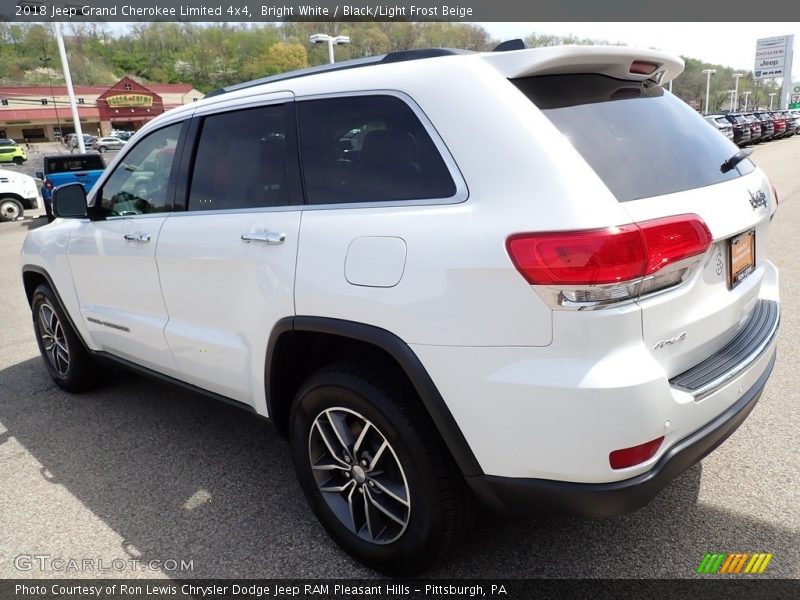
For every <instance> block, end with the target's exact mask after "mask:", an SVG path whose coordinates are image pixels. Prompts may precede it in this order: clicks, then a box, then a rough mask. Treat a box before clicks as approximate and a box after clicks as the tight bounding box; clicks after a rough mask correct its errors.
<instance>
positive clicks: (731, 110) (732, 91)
mask: <svg viewBox="0 0 800 600" xmlns="http://www.w3.org/2000/svg"><path fill="white" fill-rule="evenodd" d="M728 93H729V94H730V95H731V101H730V102H731V105H730V107H729V108H728V112H733V96H734V94H736V90H728Z"/></svg>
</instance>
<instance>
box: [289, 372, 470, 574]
mask: <svg viewBox="0 0 800 600" xmlns="http://www.w3.org/2000/svg"><path fill="white" fill-rule="evenodd" d="M290 419H291V429H290V443H291V449H292V457H293V460H294V465H295V469H296V471H297V476H298V479H299V481H300V485H301V487H302V489H303V492H304V493H305V495H306V498H307V500H308V502H309V504H310V505H311V508H312V510H313V511H314V513H315V514H316V516H317V518H318V519H319V520H320V522H321V523H322V525H323V526H324V527H325V529H326V530H327V531H328V533H329V534H330V535H331V537H333V539H334V540H335V541H336V542H337V543H338V544H339V545H340V546H341V547H342V548H343V549H344V550H345V551H347V552H348V553H349V554H351V555H352V556H353V557H355V558H356V559H358V560H360V561H361V562H363V563H364V564H366V565H367V566H370V567H372V568H374V569H377V570H379V571H382V572H385V573H395V574H410V573H415V572H419V571H421V570H422V569H424V568H425V567H427V566H428V565H429V564H430V563H432V562H434V561H435V560H436V559H437V558H439V557H441V556H442V555H444V554H445V553H446V552H447V551H448V550H449V549H450V548H451V547H452V545H453V544H454V543H455V542H456V541H457V540H459V539H460V537H461V536H462V535H463V533H464V532H465V531H466V530H467V527H468V522H469V520H470V515H471V513H472V508H473V502H474V501H473V499H472V497H471V495H470V493H469V491H468V490H467V488H466V484H465V482H464V478H463V476H462V475H461V473H460V472H459V470H458V468H457V467H456V465H455V463H454V461H453V459H452V457H451V456H450V454H449V452H448V450H447V448H446V447H445V446H444V443H443V442H442V440H441V438H440V437H439V435H438V432H437V431H436V429H435V427H434V426H433V424H432V423H431V421H430V418H429V417H428V415H427V413H425V411H424V410H423V409H422V407H421V406H420V405H419V401H418V400H417V399H416V398H415V397H414V396H413V393H411V392H408V391H405V390H404V389H403V387H402V386H397V385H393V384H392V383H391V381H390V380H388V379H383V378H378V377H375V376H373V375H371V374H370V375H369V376H366V375H364V374H363V372H361V371H359V370H358V369H357V367H356V366H355V365H348V364H342V365H338V366H333V367H326V368H325V369H323V370H321V371H318V372H317V373H316V374H314V375H313V376H311V377H310V378H309V379H308V380H307V381H306V382H305V383H304V385H303V386H302V387H301V389H300V391H299V392H298V394H297V396H296V398H295V402H294V405H293V407H292V413H291V416H290Z"/></svg>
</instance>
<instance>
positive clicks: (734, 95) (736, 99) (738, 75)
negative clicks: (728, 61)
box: [731, 73, 744, 111]
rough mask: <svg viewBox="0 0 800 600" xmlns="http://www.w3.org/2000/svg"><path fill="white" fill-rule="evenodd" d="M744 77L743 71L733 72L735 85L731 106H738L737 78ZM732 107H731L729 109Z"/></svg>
mask: <svg viewBox="0 0 800 600" xmlns="http://www.w3.org/2000/svg"><path fill="white" fill-rule="evenodd" d="M742 77H744V73H734V74H733V79H734V80H735V81H736V85H735V86H734V87H733V106H735V107H736V108H739V79H741V78H742ZM733 110H734V109H733V108H731V111H733Z"/></svg>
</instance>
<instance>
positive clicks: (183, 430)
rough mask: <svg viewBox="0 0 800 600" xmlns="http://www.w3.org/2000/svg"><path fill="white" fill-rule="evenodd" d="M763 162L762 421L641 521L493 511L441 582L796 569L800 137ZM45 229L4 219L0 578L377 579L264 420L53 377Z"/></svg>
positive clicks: (153, 386) (760, 155) (756, 419)
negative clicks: (767, 208) (37, 317)
mask: <svg viewBox="0 0 800 600" xmlns="http://www.w3.org/2000/svg"><path fill="white" fill-rule="evenodd" d="M754 160H755V161H756V162H757V163H758V164H759V165H760V166H761V167H762V168H763V169H764V170H765V171H766V172H767V173H768V175H770V177H771V179H772V181H773V183H774V184H775V185H776V187H777V188H778V193H779V197H780V208H779V210H778V213H777V215H776V216H775V219H774V222H773V227H772V229H771V239H770V240H769V253H770V259H771V260H772V261H773V262H775V263H776V264H777V265H778V267H779V268H780V269H781V286H782V289H781V293H782V301H783V314H782V325H781V332H780V337H779V342H778V361H777V365H776V367H775V371H774V373H773V376H772V379H771V380H770V382H769V384H768V385H767V388H766V391H765V392H764V395H763V396H762V398H761V401H760V402H759V404H758V405H757V406H756V408H755V410H754V411H753V413H752V414H751V416H750V417H749V418H748V419H747V421H745V423H744V424H743V425H742V427H741V428H740V429H739V430H738V431H737V432H736V433H735V434H734V435H733V436H732V437H731V438H730V439H729V440H728V441H726V442H725V443H724V444H723V445H722V446H721V447H720V448H719V449H718V450H717V451H716V452H714V453H712V454H711V455H710V456H709V457H708V458H707V459H706V460H705V461H704V462H703V463H702V465H697V466H695V467H693V468H692V469H690V470H689V471H687V472H686V473H684V474H683V475H682V476H681V477H679V478H678V479H677V480H676V481H675V482H674V483H673V484H672V485H671V486H669V487H668V488H667V489H665V490H664V491H663V492H662V493H661V494H660V495H659V496H658V497H657V498H656V499H655V500H654V501H653V502H652V503H650V504H649V505H648V506H646V507H645V508H643V509H641V510H639V511H637V512H635V513H633V514H630V515H626V516H622V517H617V518H612V519H607V520H603V521H592V520H583V519H574V518H539V519H505V518H500V517H496V516H493V515H490V514H486V513H484V514H481V515H480V516H479V518H478V520H477V523H476V526H475V530H474V532H473V534H472V535H471V536H470V539H469V541H468V542H467V543H465V544H463V545H462V546H461V547H459V549H458V550H457V551H456V552H454V553H453V554H452V556H450V557H449V559H448V560H447V561H446V562H445V563H443V564H441V565H440V566H439V567H437V568H435V569H434V570H433V571H431V572H430V573H429V575H430V576H432V577H470V578H472V577H486V578H495V577H503V578H506V577H509V578H517V577H560V578H580V577H647V578H652V577H657V578H661V577H665V578H686V577H693V576H695V575H694V573H695V569H696V568H697V566H698V564H699V563H700V561H701V559H702V558H703V556H704V554H705V553H706V552H715V551H722V552H770V553H773V555H774V557H773V559H772V561H771V562H770V564H769V567H768V569H767V571H766V573H765V575H764V576H772V577H788V578H797V577H800V511H799V510H798V499H800V451H799V450H800V448H798V432H800V410H798V406H797V404H798V399H799V398H800V395H798V393H797V389H796V388H797V383H798V370H797V365H798V364H800V355H799V353H800V348H799V345H800V342H798V340H800V261H798V259H797V254H798V248H797V247H796V245H797V243H798V241H797V239H796V238H795V236H796V235H797V233H798V231H800V169H798V166H799V165H800V137H794V138H790V139H788V140H780V141H776V142H771V143H769V144H766V145H764V146H759V147H756V149H755V153H754ZM27 216H28V217H32V216H33V214H30V213H29V214H28V215H27ZM43 223H44V219H32V218H27V219H26V220H24V221H18V222H15V223H0V289H1V290H2V300H3V305H2V313H0V314H2V325H0V577H6V578H15V577H147V578H152V577H203V578H224V577H258V578H292V577H371V576H374V573H372V572H371V571H369V570H367V569H366V568H364V567H362V566H360V565H359V564H358V563H356V562H355V561H353V560H352V559H350V558H349V557H348V556H347V555H346V554H344V553H343V552H341V551H340V550H339V549H338V548H337V546H336V545H335V544H334V543H333V542H332V541H331V540H330V539H329V538H328V536H327V535H326V534H325V532H324V531H323V530H322V527H321V526H320V525H319V524H318V523H317V521H316V519H315V518H314V516H313V515H312V513H311V511H310V510H309V508H308V507H307V505H306V503H305V500H304V498H303V496H302V493H301V491H300V489H299V487H298V485H297V483H296V481H295V478H294V472H293V468H292V465H291V462H290V457H289V452H288V448H287V446H286V444H285V443H284V442H283V441H282V440H281V439H280V438H279V437H278V435H277V434H276V433H275V432H274V431H272V429H271V426H270V425H269V424H268V423H266V422H264V421H262V420H259V419H257V418H254V417H253V416H251V415H249V414H247V413H245V412H242V411H239V410H237V409H235V408H232V407H229V406H226V405H222V404H218V403H215V402H213V401H210V400H207V399H205V398H203V397H198V396H196V395H193V394H190V393H188V392H185V391H182V390H179V389H176V388H174V387H171V386H168V385H165V384H162V383H156V382H153V381H150V380H147V379H144V378H141V377H138V376H134V375H130V374H122V373H119V374H116V375H115V376H114V377H113V379H112V380H111V381H110V382H109V383H108V384H106V385H105V386H104V387H102V388H101V389H98V390H96V391H94V392H92V393H88V394H84V395H70V394H67V393H65V392H63V391H62V390H60V389H59V388H57V387H56V386H55V385H54V384H53V383H52V382H51V380H50V379H49V377H48V375H47V373H46V371H45V368H44V366H43V364H42V362H41V359H40V357H39V354H38V350H37V347H36V343H35V340H34V337H33V332H32V327H31V320H30V311H29V309H28V307H27V304H26V302H25V299H24V295H23V291H22V285H21V281H20V276H19V269H18V258H19V249H20V246H21V244H22V241H23V239H24V236H25V234H26V232H27V230H28V229H30V228H32V227H36V226H40V225H42V224H43ZM34 556H40V557H41V556H45V557H49V558H31V557H34ZM20 557H22V558H20ZM26 557H27V558H26ZM58 559H61V560H62V562H58V563H57V562H56V561H57V560H58ZM68 559H75V560H76V561H84V560H86V559H88V560H89V561H90V562H89V563H83V562H81V563H80V565H79V566H82V567H85V566H86V565H91V566H92V567H93V569H94V570H81V569H70V566H71V565H72V566H76V565H78V564H79V563H77V562H76V563H69V562H68ZM151 561H155V562H151ZM171 561H175V562H174V563H173V562H171ZM181 562H183V565H181ZM59 566H60V568H58V567H59ZM144 566H146V567H148V569H147V570H142V567H144ZM42 567H44V568H42ZM151 567H152V568H151ZM153 569H155V570H153Z"/></svg>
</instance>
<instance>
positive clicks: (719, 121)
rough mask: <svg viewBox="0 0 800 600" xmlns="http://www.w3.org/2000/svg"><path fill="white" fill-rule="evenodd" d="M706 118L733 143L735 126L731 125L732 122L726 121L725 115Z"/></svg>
mask: <svg viewBox="0 0 800 600" xmlns="http://www.w3.org/2000/svg"><path fill="white" fill-rule="evenodd" d="M704 118H705V120H706V121H708V122H709V123H711V125H713V126H714V128H715V129H717V130H718V131H719V132H720V133H721V134H722V135H724V136H725V137H726V138H728V139H729V140H731V141H733V125H731V122H730V121H728V119H726V118H725V117H724V116H723V115H709V116H707V117H704Z"/></svg>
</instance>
